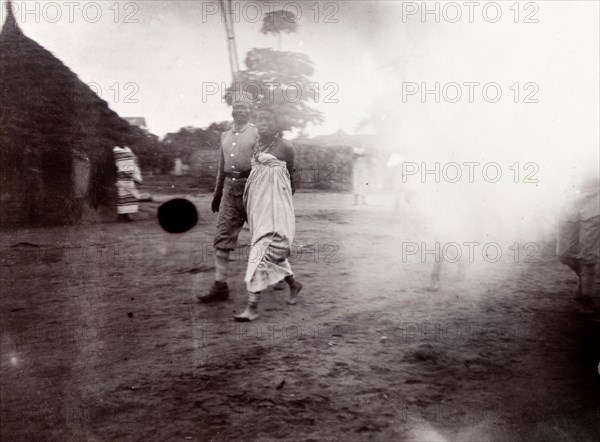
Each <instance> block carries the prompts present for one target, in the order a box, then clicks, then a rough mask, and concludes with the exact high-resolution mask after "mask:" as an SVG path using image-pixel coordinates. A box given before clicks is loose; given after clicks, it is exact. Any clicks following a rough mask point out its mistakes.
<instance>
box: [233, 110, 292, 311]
mask: <svg viewBox="0 0 600 442" xmlns="http://www.w3.org/2000/svg"><path fill="white" fill-rule="evenodd" d="M257 126H258V132H259V140H258V142H257V143H256V145H255V146H254V148H253V155H252V159H251V164H252V171H251V172H250V176H249V177H248V180H247V182H246V187H245V189H244V206H245V208H246V213H247V214H248V225H249V227H250V234H251V248H250V253H249V257H248V268H247V270H246V277H245V282H246V287H247V290H248V304H247V307H246V310H245V311H244V312H243V313H241V314H240V315H236V316H234V319H236V320H237V321H253V320H255V319H257V318H258V317H259V315H258V300H259V298H260V293H261V292H262V291H263V290H264V289H266V288H268V287H269V286H271V285H274V284H276V283H278V282H279V281H281V280H285V282H286V283H287V284H288V286H289V288H290V295H289V298H288V300H287V302H288V304H292V305H293V304H296V302H297V295H298V292H299V291H300V289H301V288H302V284H300V283H299V282H297V281H296V280H295V279H294V274H293V272H292V268H291V266H290V263H289V261H288V257H289V256H290V251H291V246H292V242H293V241H294V235H295V233H296V225H295V223H296V220H295V213H294V205H293V202H292V195H293V193H294V191H295V189H294V185H293V170H294V150H293V148H292V146H291V144H290V143H289V142H287V141H285V140H283V139H282V138H281V137H280V135H279V132H278V131H277V123H276V122H275V118H274V116H273V114H272V113H271V112H269V111H261V112H259V114H258V118H257Z"/></svg>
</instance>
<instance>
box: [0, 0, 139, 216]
mask: <svg viewBox="0 0 600 442" xmlns="http://www.w3.org/2000/svg"><path fill="white" fill-rule="evenodd" d="M0 97H1V100H0V155H1V157H0V168H1V170H0V185H1V194H0V197H2V203H3V205H5V204H12V205H14V202H15V201H17V200H22V199H23V198H25V199H26V200H27V201H26V202H23V201H21V204H20V205H18V204H17V205H16V206H14V207H13V206H11V207H10V211H11V213H12V218H13V220H18V222H25V221H27V220H29V221H31V220H32V219H31V218H32V217H34V218H38V221H42V222H63V221H64V220H63V219H61V216H64V214H65V204H66V205H67V206H66V207H67V208H68V207H69V203H71V202H72V200H73V198H74V196H73V192H72V187H73V155H74V152H75V153H78V154H79V156H80V157H84V158H88V159H89V163H90V167H91V175H92V176H91V181H90V186H89V192H90V193H89V194H88V195H87V199H88V201H89V202H90V203H92V205H94V206H98V205H100V204H103V203H106V202H107V201H108V200H110V193H111V187H112V186H113V183H114V164H113V160H112V148H113V146H114V145H115V144H118V143H119V142H121V141H125V140H127V138H128V137H130V136H131V134H132V127H131V126H130V125H129V123H127V122H126V121H125V120H123V119H121V118H120V117H119V116H118V115H117V114H116V113H115V112H113V111H112V110H110V109H109V107H108V104H107V103H106V102H105V101H104V100H102V99H101V98H99V97H98V96H97V95H96V94H95V93H94V92H93V91H92V90H91V89H90V88H89V87H88V86H87V85H86V84H85V83H83V82H82V81H81V80H80V79H79V78H78V77H77V75H75V74H74V73H73V72H72V71H71V70H70V69H69V68H68V67H67V66H65V65H64V64H63V63H62V62H61V61H60V60H58V59H57V58H56V57H55V56H54V55H52V53H50V52H49V51H47V50H46V49H44V48H43V47H42V46H40V45H39V44H37V43H36V42H35V41H33V40H31V39H30V38H27V37H26V36H25V35H24V34H23V32H22V31H21V29H20V28H19V26H18V24H17V23H16V20H15V18H14V16H13V14H12V9H11V5H10V2H8V3H7V18H6V21H5V23H4V26H3V28H2V31H1V32H0ZM32 180H33V181H36V182H32ZM31 186H34V187H36V186H37V187H38V188H39V187H40V186H41V187H43V193H44V196H43V200H42V201H37V202H35V201H34V202H33V203H32V201H31V195H29V196H28V195H27V194H28V193H31V192H34V191H36V189H31V188H30V187H31ZM38 190H39V189H38ZM23 204H25V205H26V206H27V208H24V206H23ZM32 204H33V206H39V207H33V206H32ZM54 209H58V212H57V213H56V214H55V213H54ZM15 211H16V212H17V213H14V212H15ZM32 211H33V212H35V213H33V214H32ZM3 212H5V210H3ZM24 212H28V213H24ZM61 214H62V215H61ZM4 218H5V219H4V221H7V218H6V216H4ZM2 221H3V220H2V219H1V218H0V223H2ZM4 223H5V222H4Z"/></svg>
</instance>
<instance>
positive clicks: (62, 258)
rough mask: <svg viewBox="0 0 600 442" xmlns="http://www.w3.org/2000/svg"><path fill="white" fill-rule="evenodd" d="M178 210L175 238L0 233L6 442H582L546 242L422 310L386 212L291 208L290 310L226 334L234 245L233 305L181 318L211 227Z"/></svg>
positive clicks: (567, 282)
mask: <svg viewBox="0 0 600 442" xmlns="http://www.w3.org/2000/svg"><path fill="white" fill-rule="evenodd" d="M172 196H173V195H170V196H167V195H163V196H162V197H160V196H159V198H158V199H159V200H163V201H166V200H167V199H168V198H171V197H172ZM190 199H191V200H192V201H193V202H194V203H195V204H196V205H197V207H198V209H199V211H200V222H199V224H198V225H197V226H196V227H195V228H194V229H192V230H191V231H189V232H187V233H184V234H180V235H172V234H168V233H165V232H163V231H161V229H160V227H159V226H158V224H157V221H156V219H155V217H154V214H155V212H156V207H157V204H156V203H148V204H144V205H143V207H142V211H141V213H139V214H137V220H136V222H134V223H131V224H119V223H103V224H87V225H83V226H81V227H77V228H74V227H69V228H66V227H52V228H37V229H21V230H13V231H4V232H2V233H1V237H0V252H1V267H0V271H1V275H0V276H1V279H2V293H1V310H0V325H1V331H2V347H1V371H2V377H1V416H0V417H1V437H2V440H3V441H18V440H36V441H41V440H57V441H58V440H61V441H62V440H68V441H71V440H72V441H79V440H88V441H104V440H144V441H166V440H169V441H170V440H194V441H227V440H244V441H250V440H257V441H271V440H286V441H315V442H316V441H366V440H371V441H396V440H410V441H433V440H435V441H438V440H439V441H444V440H460V441H467V440H473V441H483V440H503V441H504V440H527V441H536V440H538V441H546V440H573V441H585V440H589V441H593V440H594V441H595V440H598V436H599V435H600V404H599V399H598V398H599V392H600V389H599V386H598V384H597V379H595V375H596V373H595V370H596V368H595V366H594V364H595V363H597V362H595V360H594V359H593V358H592V354H591V351H592V350H591V348H592V345H593V344H596V343H597V341H592V340H593V339H594V335H593V333H595V329H594V324H595V322H594V321H592V320H590V319H584V318H582V317H581V316H577V315H575V314H574V306H573V302H572V299H571V292H572V291H573V289H574V287H575V278H574V277H573V275H572V274H571V273H570V271H569V270H568V269H567V268H566V267H564V266H562V265H561V264H559V263H558V262H557V261H556V259H555V258H554V257H553V253H552V243H551V242H548V243H544V244H542V247H540V248H539V251H538V253H537V255H536V259H535V260H531V261H532V262H524V261H525V260H523V259H518V260H515V259H512V257H511V258H510V259H508V258H507V259H502V260H500V261H499V262H497V263H493V264H490V263H480V265H475V264H474V265H473V266H472V268H470V269H469V270H468V271H467V273H466V275H465V276H464V277H460V275H459V272H457V271H456V269H454V268H453V267H452V266H449V267H447V268H446V269H444V273H443V278H442V288H441V290H440V291H439V292H437V293H431V292H428V291H426V290H424V287H425V286H426V285H427V282H428V275H429V272H430V271H431V264H430V263H425V264H423V263H421V262H418V261H419V260H405V261H407V262H403V260H402V259H401V258H400V250H401V249H402V244H403V243H406V242H407V241H411V240H414V237H411V232H412V230H411V227H410V225H409V224H410V223H409V222H408V221H407V218H405V217H403V216H402V214H401V215H400V216H396V215H394V214H393V213H392V211H391V208H390V207H391V205H390V204H388V203H387V202H386V201H385V199H384V198H383V197H382V198H381V199H377V198H373V199H372V200H371V204H370V205H369V206H366V207H354V206H352V205H351V203H352V195H344V194H324V193H300V194H297V195H296V196H295V197H294V201H295V204H296V213H297V238H296V246H295V248H294V250H293V253H292V258H291V262H292V266H293V268H294V271H295V272H296V276H297V278H298V280H300V281H302V282H303V284H304V289H303V291H302V292H301V294H300V301H299V303H298V304H297V305H295V306H289V305H287V304H286V303H285V302H284V301H285V297H286V294H287V290H270V291H269V292H266V293H265V294H264V295H263V301H262V302H261V305H260V312H261V315H262V316H261V318H260V320H258V321H257V322H256V323H251V324H239V323H235V322H233V321H232V318H231V315H232V313H234V312H239V311H241V310H242V309H243V306H244V303H245V291H244V284H243V274H244V270H245V266H246V262H247V261H246V260H247V256H246V255H247V251H248V250H247V248H245V247H244V246H245V245H246V246H247V245H248V241H249V233H248V231H247V230H245V231H243V232H242V236H241V240H240V248H239V250H238V251H236V253H234V254H233V255H232V259H233V263H232V268H231V274H230V287H231V288H232V291H233V293H234V295H233V296H232V298H230V300H229V301H228V302H226V303H222V304H220V305H208V306H207V305H202V304H198V303H197V301H196V299H195V298H196V296H197V295H199V294H200V293H202V292H203V291H205V290H206V289H207V288H208V287H209V286H210V284H211V282H212V278H213V274H214V264H213V252H212V237H213V234H214V225H215V220H216V216H215V215H213V214H212V213H210V212H209V205H210V197H209V196H208V195H196V196H194V197H190ZM506 256H509V255H508V254H506Z"/></svg>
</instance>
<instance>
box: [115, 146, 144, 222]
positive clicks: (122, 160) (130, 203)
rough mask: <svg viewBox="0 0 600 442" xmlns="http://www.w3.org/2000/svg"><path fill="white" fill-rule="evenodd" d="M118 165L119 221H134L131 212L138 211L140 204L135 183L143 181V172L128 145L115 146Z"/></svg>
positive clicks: (116, 163)
mask: <svg viewBox="0 0 600 442" xmlns="http://www.w3.org/2000/svg"><path fill="white" fill-rule="evenodd" d="M113 154H114V156H115V165H116V167H117V183H116V185H117V197H118V199H117V213H118V215H119V217H118V220H119V221H125V222H128V221H132V219H131V218H130V217H129V215H130V214H132V213H136V212H137V211H138V209H139V206H138V198H137V197H138V196H139V194H138V191H137V189H136V188H135V183H138V184H140V183H141V182H142V174H141V171H140V168H139V166H138V162H137V158H136V156H135V154H134V153H133V152H132V151H131V149H130V148H129V147H127V146H123V147H120V146H115V148H114V149H113Z"/></svg>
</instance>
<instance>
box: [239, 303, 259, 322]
mask: <svg viewBox="0 0 600 442" xmlns="http://www.w3.org/2000/svg"><path fill="white" fill-rule="evenodd" d="M258 318H260V315H259V314H258V309H257V307H256V306H251V305H247V306H246V310H244V311H243V312H242V313H240V314H239V315H234V316H233V319H235V320H236V321H238V322H250V321H256V320H257V319H258Z"/></svg>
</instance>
